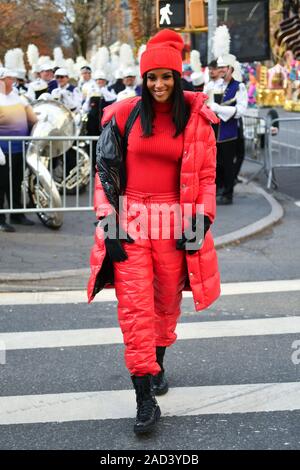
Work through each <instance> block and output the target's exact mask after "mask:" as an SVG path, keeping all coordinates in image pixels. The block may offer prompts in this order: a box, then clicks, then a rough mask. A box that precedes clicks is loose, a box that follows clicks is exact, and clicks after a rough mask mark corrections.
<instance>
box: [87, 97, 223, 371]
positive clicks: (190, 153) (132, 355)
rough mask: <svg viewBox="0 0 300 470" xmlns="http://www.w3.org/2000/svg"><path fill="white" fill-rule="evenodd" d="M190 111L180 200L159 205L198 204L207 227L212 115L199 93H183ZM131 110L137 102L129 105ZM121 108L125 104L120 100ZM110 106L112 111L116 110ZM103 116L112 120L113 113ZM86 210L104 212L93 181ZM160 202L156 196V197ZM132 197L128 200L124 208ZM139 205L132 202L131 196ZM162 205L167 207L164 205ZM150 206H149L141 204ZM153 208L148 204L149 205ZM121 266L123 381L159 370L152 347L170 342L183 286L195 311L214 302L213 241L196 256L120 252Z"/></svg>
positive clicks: (144, 248) (170, 246)
mask: <svg viewBox="0 0 300 470" xmlns="http://www.w3.org/2000/svg"><path fill="white" fill-rule="evenodd" d="M184 95H185V99H186V100H187V101H188V103H189V105H190V119H189V121H188V124H187V126H186V129H185V132H184V137H183V139H184V145H183V156H182V164H181V171H180V188H179V190H180V194H179V196H178V195H176V196H175V195H174V194H173V195H165V196H166V197H167V200H166V201H165V202H167V203H168V202H169V203H171V202H174V201H176V199H177V201H180V203H181V204H184V203H191V204H193V206H195V205H196V204H202V205H203V206H204V214H205V215H207V216H208V217H209V219H210V220H211V222H213V220H214V217H215V210H216V195H215V171H216V143H215V136H214V132H213V129H212V127H211V123H217V122H218V119H217V118H216V116H215V115H214V113H213V112H212V111H211V110H210V109H209V108H207V107H206V105H205V104H204V101H205V99H206V98H207V97H206V96H205V95H203V94H202V93H192V92H185V93H184ZM130 100H131V101H132V107H134V105H135V103H136V101H137V99H136V98H133V99H130ZM126 102H127V106H128V100H126ZM122 103H124V102H120V103H117V105H116V106H122ZM110 108H112V109H109V108H107V111H106V116H108V118H106V119H110V118H111V117H112V113H113V109H115V108H114V105H113V106H111V107H110ZM95 182H96V184H95V197H94V206H95V211H96V214H97V217H98V218H99V217H101V216H105V215H107V214H108V213H109V212H110V211H111V209H110V204H109V202H108V200H107V198H106V195H105V192H104V190H103V188H102V184H101V182H100V179H99V176H98V174H96V177H95ZM160 196H163V195H162V194H160ZM130 198H131V200H132V199H134V195H132V194H128V199H129V202H130ZM136 198H137V199H139V200H140V199H141V197H140V195H136ZM168 198H169V199H168ZM147 202H152V201H150V200H147V201H144V203H145V204H146V205H147ZM154 202H155V200H154ZM102 230H103V229H102V228H100V227H97V228H96V235H95V244H94V247H93V249H92V252H91V260H90V261H91V276H90V279H89V283H88V299H89V302H91V301H92V300H93V297H94V295H95V294H94V286H95V282H96V278H97V274H98V273H99V271H100V269H101V267H103V266H102V264H103V262H104V260H105V254H106V250H105V243H104V237H103V231H102ZM124 248H125V251H126V253H127V255H128V260H126V261H125V262H121V263H114V277H115V285H116V293H117V297H118V301H119V305H118V314H119V322H120V326H121V328H122V331H123V335H124V343H125V345H126V351H125V359H126V365H127V367H128V369H129V370H130V372H131V374H135V375H144V374H146V373H151V374H156V373H158V372H159V370H160V367H159V365H158V364H157V363H156V360H155V346H169V345H171V344H172V343H173V342H174V341H175V340H176V334H175V332H174V330H175V327H176V322H177V318H178V316H179V313H180V301H181V293H182V290H183V288H184V286H188V288H190V289H191V290H192V293H193V298H194V303H195V309H196V310H197V311H199V310H202V309H205V308H206V307H208V306H209V305H211V304H212V302H214V301H215V300H216V299H217V298H218V297H219V295H220V276H219V271H218V263H217V255H216V251H215V248H214V243H213V238H212V235H211V232H210V230H208V232H207V234H206V236H205V239H204V243H203V245H202V247H201V249H200V250H199V251H198V252H197V253H195V254H188V253H187V252H184V251H178V250H176V241H175V240H174V239H173V240H155V242H154V241H153V240H151V239H148V240H143V241H142V242H138V241H136V242H135V243H133V244H131V245H129V244H126V243H125V244H124Z"/></svg>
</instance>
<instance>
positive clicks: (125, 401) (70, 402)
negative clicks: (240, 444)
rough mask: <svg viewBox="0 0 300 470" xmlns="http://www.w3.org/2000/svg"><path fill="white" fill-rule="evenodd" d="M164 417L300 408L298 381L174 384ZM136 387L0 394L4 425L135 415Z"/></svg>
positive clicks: (163, 407)
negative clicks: (177, 385)
mask: <svg viewBox="0 0 300 470" xmlns="http://www.w3.org/2000/svg"><path fill="white" fill-rule="evenodd" d="M158 401H159V404H160V406H161V410H162V414H163V416H199V415H200V416H201V415H210V414H232V413H258V412H275V411H289V410H300V382H288V383H261V384H242V385H217V386H202V387H178V388H171V389H170V390H169V393H168V394H167V395H166V396H163V397H159V400H158ZM135 413H136V404H135V399H134V392H133V391H132V390H109V391H103V392H83V393H61V394H52V395H51V394H47V395H22V396H10V397H0V425H12V424H28V423H31V424H32V423H51V422H70V421H88V420H105V419H121V418H133V417H134V416H135Z"/></svg>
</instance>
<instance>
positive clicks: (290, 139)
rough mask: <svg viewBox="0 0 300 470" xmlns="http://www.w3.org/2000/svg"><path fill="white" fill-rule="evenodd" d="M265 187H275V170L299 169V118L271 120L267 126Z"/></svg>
mask: <svg viewBox="0 0 300 470" xmlns="http://www.w3.org/2000/svg"><path fill="white" fill-rule="evenodd" d="M266 136H267V145H266V148H267V174H268V182H267V187H268V188H269V189H270V188H271V185H272V184H274V185H275V186H277V182H276V178H275V174H274V170H275V168H295V167H297V168H299V167H300V145H299V143H300V118H278V119H273V120H272V121H270V123H268V125H267V131H266Z"/></svg>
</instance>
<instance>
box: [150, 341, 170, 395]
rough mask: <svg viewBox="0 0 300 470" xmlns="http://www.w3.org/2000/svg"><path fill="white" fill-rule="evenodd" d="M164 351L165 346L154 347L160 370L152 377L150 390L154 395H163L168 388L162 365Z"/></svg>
mask: <svg viewBox="0 0 300 470" xmlns="http://www.w3.org/2000/svg"><path fill="white" fill-rule="evenodd" d="M165 352H166V347H165V346H157V347H156V362H157V363H158V364H159V365H160V368H161V371H160V372H159V373H158V374H156V375H154V376H153V378H152V390H153V392H154V394H155V395H165V393H167V391H168V390H169V384H168V381H167V379H166V376H165V369H164V367H163V362H164V355H165Z"/></svg>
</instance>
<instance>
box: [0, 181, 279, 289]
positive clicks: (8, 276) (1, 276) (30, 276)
mask: <svg viewBox="0 0 300 470" xmlns="http://www.w3.org/2000/svg"><path fill="white" fill-rule="evenodd" d="M244 181H246V180H244ZM241 189H242V190H241V191H239V192H241V193H247V192H248V193H256V194H260V195H262V196H263V197H264V198H265V199H266V200H267V201H268V202H269V204H270V206H271V212H270V214H268V215H267V216H266V217H263V218H262V219H260V220H258V221H256V222H254V223H252V224H249V225H246V226H245V227H242V228H241V229H238V230H235V231H234V232H230V233H227V234H226V235H221V236H220V237H216V238H215V239H214V242H215V247H216V248H223V247H224V246H226V245H229V244H232V243H236V242H239V241H241V240H243V239H245V238H248V237H251V236H253V235H256V234H257V233H259V232H261V231H263V230H265V229H267V228H269V227H271V226H272V225H274V224H276V223H277V222H279V221H280V220H281V219H282V217H283V214H284V211H283V208H282V206H281V205H280V204H279V202H278V201H276V199H275V198H274V197H273V196H271V194H269V193H267V192H266V191H265V190H264V189H263V188H261V187H260V186H257V185H256V184H254V183H253V182H252V183H248V184H244V185H243V186H242V188H241ZM245 189H246V191H245ZM89 274H90V269H89V268H86V269H68V270H62V271H49V272H44V273H0V283H8V282H13V281H14V282H20V281H41V280H48V279H62V278H66V277H77V276H83V277H87V276H89Z"/></svg>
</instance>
